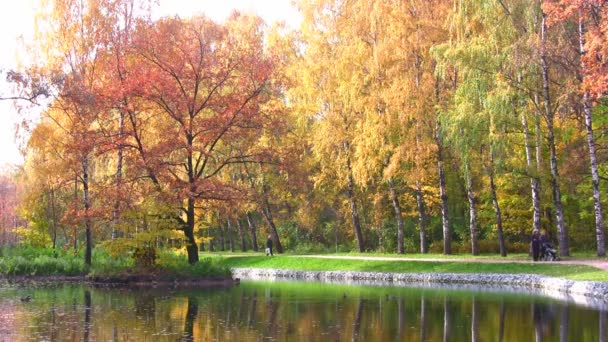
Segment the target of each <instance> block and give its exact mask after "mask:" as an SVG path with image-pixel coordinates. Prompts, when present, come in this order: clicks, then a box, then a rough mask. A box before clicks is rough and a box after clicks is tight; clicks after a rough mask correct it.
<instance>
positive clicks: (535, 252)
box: [530, 229, 541, 261]
mask: <svg viewBox="0 0 608 342" xmlns="http://www.w3.org/2000/svg"><path fill="white" fill-rule="evenodd" d="M540 239H541V236H540V232H539V231H538V229H534V230H533V231H532V238H531V242H530V243H531V245H532V259H534V261H538V258H539V256H540Z"/></svg>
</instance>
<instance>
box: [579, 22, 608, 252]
mask: <svg viewBox="0 0 608 342" xmlns="http://www.w3.org/2000/svg"><path fill="white" fill-rule="evenodd" d="M584 34H585V28H584V26H583V17H582V13H580V10H579V16H578V37H579V50H580V55H581V71H582V74H583V77H584V75H585V73H586V68H585V63H584V62H583V58H582V57H583V56H584V55H585V37H584ZM583 111H584V113H585V128H586V129H587V145H588V146H589V161H590V164H591V183H592V186H593V210H594V212H595V238H596V243H597V256H605V255H606V248H605V241H604V215H603V213H602V202H601V201H600V176H599V172H598V166H597V157H596V153H595V139H594V138H593V118H592V116H591V104H590V100H589V91H585V93H584V94H583Z"/></svg>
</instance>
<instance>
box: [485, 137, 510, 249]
mask: <svg viewBox="0 0 608 342" xmlns="http://www.w3.org/2000/svg"><path fill="white" fill-rule="evenodd" d="M488 175H489V176H490V193H491V195H492V204H493V205H494V213H495V214H496V232H497V235H498V243H499V245H500V255H501V256H503V257H506V256H507V248H506V246H505V238H504V236H503V233H502V214H501V212H500V205H499V204H498V197H497V196H496V185H495V184H494V151H493V149H492V147H490V166H489V167H488Z"/></svg>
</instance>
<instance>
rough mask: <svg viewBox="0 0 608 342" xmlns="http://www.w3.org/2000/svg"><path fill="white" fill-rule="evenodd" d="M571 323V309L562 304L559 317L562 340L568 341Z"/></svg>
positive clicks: (560, 337)
mask: <svg viewBox="0 0 608 342" xmlns="http://www.w3.org/2000/svg"><path fill="white" fill-rule="evenodd" d="M569 323H570V310H568V307H567V306H566V305H562V306H561V314H560V319H559V340H560V342H566V341H568V330H569Z"/></svg>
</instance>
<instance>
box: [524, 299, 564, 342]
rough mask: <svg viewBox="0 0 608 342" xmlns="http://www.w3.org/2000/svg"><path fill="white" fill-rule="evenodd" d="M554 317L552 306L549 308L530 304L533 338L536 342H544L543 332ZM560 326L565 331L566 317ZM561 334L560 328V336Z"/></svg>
mask: <svg viewBox="0 0 608 342" xmlns="http://www.w3.org/2000/svg"><path fill="white" fill-rule="evenodd" d="M554 317H555V313H554V311H553V307H552V306H549V305H548V304H547V303H540V302H534V301H533V302H532V320H533V321H534V336H535V338H536V341H537V342H542V341H543V340H544V335H545V334H546V333H545V331H544V330H545V328H546V327H548V325H549V323H550V322H551V321H552V320H553V318H554ZM562 324H563V326H564V328H565V329H566V331H567V326H568V322H567V317H566V321H565V322H562ZM561 333H562V328H561V327H560V334H561Z"/></svg>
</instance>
